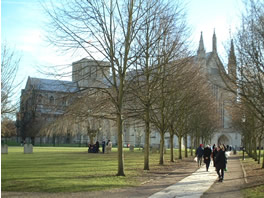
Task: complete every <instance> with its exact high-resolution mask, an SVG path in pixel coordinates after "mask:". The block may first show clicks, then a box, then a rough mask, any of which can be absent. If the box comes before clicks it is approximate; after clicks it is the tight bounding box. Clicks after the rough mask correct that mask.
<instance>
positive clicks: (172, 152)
mask: <svg viewBox="0 0 264 198" xmlns="http://www.w3.org/2000/svg"><path fill="white" fill-rule="evenodd" d="M173 136H174V135H173V133H172V132H171V133H170V161H171V162H174V151H173Z"/></svg>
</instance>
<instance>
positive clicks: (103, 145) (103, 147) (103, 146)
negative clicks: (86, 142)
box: [102, 140, 105, 153]
mask: <svg viewBox="0 0 264 198" xmlns="http://www.w3.org/2000/svg"><path fill="white" fill-rule="evenodd" d="M102 150H103V153H104V152H105V141H104V140H103V142H102Z"/></svg>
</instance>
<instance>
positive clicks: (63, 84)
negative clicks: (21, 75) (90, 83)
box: [27, 77, 79, 92]
mask: <svg viewBox="0 0 264 198" xmlns="http://www.w3.org/2000/svg"><path fill="white" fill-rule="evenodd" d="M28 83H29V85H31V86H32V87H34V88H35V89H38V90H42V91H57V92H76V91H78V90H79V88H78V85H77V83H76V82H72V81H63V80H51V79H41V78H31V77H29V78H28ZM28 83H27V84H28Z"/></svg>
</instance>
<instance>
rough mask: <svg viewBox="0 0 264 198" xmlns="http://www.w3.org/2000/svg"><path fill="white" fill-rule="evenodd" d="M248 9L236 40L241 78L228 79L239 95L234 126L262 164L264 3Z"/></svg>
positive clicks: (251, 154) (248, 149) (230, 88)
mask: <svg viewBox="0 0 264 198" xmlns="http://www.w3.org/2000/svg"><path fill="white" fill-rule="evenodd" d="M245 7H246V11H245V12H244V13H243V14H242V20H241V27H240V28H239V29H238V32H237V33H236V35H235V37H234V43H235V46H236V53H237V63H236V64H237V68H238V70H237V71H238V77H236V76H233V77H230V78H229V77H228V76H224V79H227V80H226V81H225V82H229V83H226V85H227V87H228V90H229V91H231V92H233V93H238V98H237V99H238V100H237V101H236V104H235V105H236V108H235V110H234V112H233V124H234V125H235V126H236V127H237V128H238V129H240V131H241V134H242V137H243V144H244V147H245V149H246V151H247V153H248V154H249V155H250V156H251V157H253V158H255V159H256V160H257V159H258V163H260V158H261V154H260V153H261V147H263V139H264V2H263V1H255V0H251V1H249V2H247V3H245ZM229 72H230V73H231V74H233V75H234V74H236V72H235V71H229ZM232 79H235V80H232ZM230 82H231V83H230ZM257 147H258V148H259V155H257ZM262 167H263V168H264V160H263V164H262Z"/></svg>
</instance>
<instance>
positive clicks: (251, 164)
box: [242, 158, 264, 198]
mask: <svg viewBox="0 0 264 198" xmlns="http://www.w3.org/2000/svg"><path fill="white" fill-rule="evenodd" d="M242 164H243V167H244V170H245V172H246V179H245V180H246V181H247V183H246V184H245V187H244V189H243V195H244V197H246V198H248V197H264V168H261V167H262V164H258V163H257V162H256V161H255V160H253V159H250V158H247V159H246V160H245V161H243V162H242Z"/></svg>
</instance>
